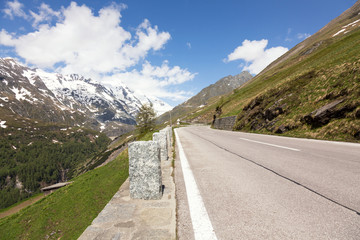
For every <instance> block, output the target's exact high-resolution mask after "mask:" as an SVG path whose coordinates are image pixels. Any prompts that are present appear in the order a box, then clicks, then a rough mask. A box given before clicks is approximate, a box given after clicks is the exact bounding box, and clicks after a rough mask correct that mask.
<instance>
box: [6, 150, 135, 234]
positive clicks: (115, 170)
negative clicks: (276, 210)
mask: <svg viewBox="0 0 360 240" xmlns="http://www.w3.org/2000/svg"><path fill="white" fill-rule="evenodd" d="M127 177H128V157H127V151H124V152H123V153H121V154H120V155H119V156H118V157H117V158H116V159H115V160H114V161H112V162H110V163H109V164H107V165H106V166H104V167H101V168H97V169H94V170H92V171H89V172H87V173H85V174H83V175H81V176H79V177H76V178H74V179H73V181H74V183H72V184H71V185H69V186H66V187H64V188H61V189H59V190H58V191H56V192H54V193H52V194H50V195H49V196H47V197H45V198H43V199H42V200H40V201H38V202H37V203H35V204H34V205H31V206H29V207H27V208H25V209H23V210H21V211H20V212H19V213H16V214H14V215H12V216H9V217H6V218H4V219H1V220H0V239H59V238H61V239H77V238H78V237H79V236H80V235H81V233H82V232H83V231H84V230H85V228H86V227H87V226H88V225H90V223H91V222H92V220H93V219H94V218H95V217H96V216H97V215H98V213H99V212H100V211H101V210H102V209H103V208H104V206H105V205H106V204H107V203H108V202H109V200H110V199H111V198H112V196H113V195H114V194H115V193H116V191H117V190H118V189H119V187H120V186H121V184H122V183H123V182H124V181H125V180H126V179H127Z"/></svg>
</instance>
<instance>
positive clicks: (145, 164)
mask: <svg viewBox="0 0 360 240" xmlns="http://www.w3.org/2000/svg"><path fill="white" fill-rule="evenodd" d="M129 180H130V197H131V198H133V199H146V200H148V199H161V197H162V178H161V161H160V146H159V143H158V142H154V141H146V142H144V141H138V142H132V143H129Z"/></svg>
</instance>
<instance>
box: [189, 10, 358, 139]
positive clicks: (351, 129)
mask: <svg viewBox="0 0 360 240" xmlns="http://www.w3.org/2000/svg"><path fill="white" fill-rule="evenodd" d="M358 5H359V4H356V9H357V10H358V8H359V6H358ZM354 12H356V13H357V11H354V10H353V9H351V11H347V12H346V13H345V15H344V14H343V15H342V16H340V17H339V18H337V21H335V20H334V21H332V22H331V23H330V24H329V25H327V26H326V27H324V28H323V29H322V31H320V32H319V33H317V34H314V35H313V36H312V37H310V38H309V39H307V40H305V41H304V42H303V43H301V44H299V45H298V46H296V47H295V48H294V49H292V50H290V51H289V53H287V54H285V56H283V57H281V58H280V59H279V60H277V61H276V62H275V63H273V64H272V65H270V66H269V67H268V68H267V69H265V70H264V71H263V72H262V73H260V74H259V75H257V76H256V77H255V78H253V79H252V80H251V81H249V82H248V83H246V84H245V85H244V86H242V87H240V88H239V89H237V90H236V91H235V92H234V93H232V94H230V95H228V96H226V97H224V98H222V99H221V100H218V101H217V102H215V103H214V104H212V105H211V106H207V107H206V108H204V109H203V110H201V111H199V112H194V113H192V114H190V115H189V116H188V119H189V120H193V119H197V120H199V119H201V120H202V121H203V122H207V123H209V122H211V121H212V119H213V115H217V117H225V116H232V115H236V116H237V122H236V124H235V126H234V130H240V131H251V132H258V133H267V134H269V133H270V134H275V133H281V134H284V135H288V136H299V137H309V138H319V139H330V140H345V141H355V142H356V141H360V75H359V73H360V60H359V59H360V30H359V27H358V26H355V27H352V28H350V29H349V31H348V32H347V33H346V34H339V35H336V36H335V37H333V35H334V34H335V33H336V32H338V31H339V30H341V29H342V26H346V25H347V24H349V23H352V22H354V21H355V20H356V19H359V16H358V15H357V14H356V15H354V14H352V13H354ZM332 105H335V106H332ZM331 106H332V108H329V110H328V111H327V112H326V113H321V114H323V115H326V116H325V118H323V119H318V118H319V117H324V116H322V115H321V114H320V110H322V109H321V108H322V107H331ZM216 109H217V110H218V111H216Z"/></svg>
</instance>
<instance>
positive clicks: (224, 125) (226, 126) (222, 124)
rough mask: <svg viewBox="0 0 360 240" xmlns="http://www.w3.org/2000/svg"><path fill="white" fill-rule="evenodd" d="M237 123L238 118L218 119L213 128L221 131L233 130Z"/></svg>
mask: <svg viewBox="0 0 360 240" xmlns="http://www.w3.org/2000/svg"><path fill="white" fill-rule="evenodd" d="M235 122H236V116H230V117H224V118H217V119H215V121H214V124H213V128H215V129H221V130H230V131H231V130H233V127H234V125H235Z"/></svg>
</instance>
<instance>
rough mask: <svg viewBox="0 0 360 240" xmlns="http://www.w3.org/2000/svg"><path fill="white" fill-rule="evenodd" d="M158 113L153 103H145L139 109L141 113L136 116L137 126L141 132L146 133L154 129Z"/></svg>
mask: <svg viewBox="0 0 360 240" xmlns="http://www.w3.org/2000/svg"><path fill="white" fill-rule="evenodd" d="M155 117H156V113H155V110H154V108H153V105H152V104H150V105H147V104H143V105H141V107H140V109H139V113H138V115H137V116H136V123H137V128H138V129H139V131H140V133H146V132H148V131H150V130H152V129H153V128H154V126H155Z"/></svg>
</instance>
